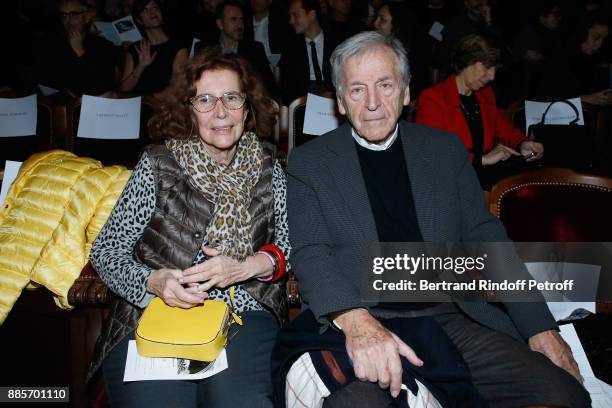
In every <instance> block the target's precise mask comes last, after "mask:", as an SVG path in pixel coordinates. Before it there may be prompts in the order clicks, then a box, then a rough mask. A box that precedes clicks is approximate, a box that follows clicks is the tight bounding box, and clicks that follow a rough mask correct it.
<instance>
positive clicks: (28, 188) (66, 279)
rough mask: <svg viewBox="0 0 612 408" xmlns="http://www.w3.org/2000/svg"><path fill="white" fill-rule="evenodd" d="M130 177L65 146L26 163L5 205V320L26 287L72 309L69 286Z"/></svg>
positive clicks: (0, 269)
mask: <svg viewBox="0 0 612 408" xmlns="http://www.w3.org/2000/svg"><path fill="white" fill-rule="evenodd" d="M129 176H130V171H129V170H126V169H125V168H124V167H122V166H107V167H104V166H102V164H101V163H100V162H99V161H97V160H93V159H88V158H83V157H77V156H75V155H74V154H72V153H69V152H65V151H62V150H53V151H49V152H44V153H38V154H35V155H33V156H32V157H30V158H29V159H28V160H27V161H26V162H24V163H23V165H22V167H21V169H20V171H19V174H18V176H17V179H16V180H15V181H14V182H13V184H12V186H11V189H10V190H9V192H8V195H7V197H6V200H5V202H4V205H3V207H2V209H0V324H2V323H3V322H4V319H5V318H6V316H7V315H8V313H9V311H10V310H11V308H12V307H13V305H14V304H15V301H16V300H17V298H18V297H19V295H20V294H21V291H22V290H23V289H24V287H26V285H28V286H30V287H32V286H39V285H42V286H45V287H46V288H47V289H49V291H51V292H52V293H53V295H54V298H55V303H56V304H57V305H58V306H60V307H62V308H71V306H70V305H69V304H68V300H67V295H68V290H69V289H70V286H72V284H73V283H74V280H75V279H76V278H77V277H78V276H79V274H80V273H81V269H82V268H83V266H84V265H85V264H86V263H87V258H88V256H89V250H90V248H91V244H92V243H93V240H94V239H95V238H96V236H97V235H98V232H100V229H101V228H102V226H103V225H104V223H105V222H106V219H107V218H108V216H109V214H110V211H111V210H112V208H113V206H114V204H115V201H117V199H118V198H119V195H120V194H121V192H122V191H123V188H124V186H125V184H126V182H127V180H128V178H129Z"/></svg>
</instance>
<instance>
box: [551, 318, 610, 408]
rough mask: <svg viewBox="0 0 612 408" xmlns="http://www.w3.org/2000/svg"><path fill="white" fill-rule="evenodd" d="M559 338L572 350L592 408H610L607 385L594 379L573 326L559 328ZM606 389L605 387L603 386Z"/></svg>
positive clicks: (567, 325)
mask: <svg viewBox="0 0 612 408" xmlns="http://www.w3.org/2000/svg"><path fill="white" fill-rule="evenodd" d="M559 329H560V331H561V337H563V339H564V340H565V341H566V342H567V344H568V345H569V346H570V348H571V349H572V353H573V355H574V359H575V360H576V363H577V364H578V368H579V369H580V374H581V375H582V377H583V378H584V387H585V388H586V389H587V391H588V392H589V394H590V396H591V407H592V408H610V407H612V395H611V394H610V391H609V387H610V386H609V385H608V384H606V383H604V382H602V381H601V380H599V379H597V378H596V377H595V374H594V373H593V369H592V368H591V364H590V363H589V360H588V359H587V356H586V353H585V352H584V349H583V348H582V344H581V343H580V339H579V338H578V333H576V329H575V328H574V325H573V324H565V325H563V326H559ZM604 385H605V386H607V387H605V386H604Z"/></svg>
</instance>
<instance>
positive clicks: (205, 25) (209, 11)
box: [191, 0, 223, 44]
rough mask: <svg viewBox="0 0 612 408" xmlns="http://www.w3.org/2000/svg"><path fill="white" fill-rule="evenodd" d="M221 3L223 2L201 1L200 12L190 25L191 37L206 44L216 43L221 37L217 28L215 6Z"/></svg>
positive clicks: (218, 0)
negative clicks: (191, 25)
mask: <svg viewBox="0 0 612 408" xmlns="http://www.w3.org/2000/svg"><path fill="white" fill-rule="evenodd" d="M221 1H223V0H201V1H200V12H199V13H198V15H197V16H196V17H195V20H194V22H193V23H192V24H193V27H192V28H191V32H192V33H193V36H194V37H195V38H198V39H200V41H203V42H204V43H206V44H211V43H213V42H215V41H218V40H219V35H221V32H220V30H219V28H218V27H217V6H218V5H219V3H221Z"/></svg>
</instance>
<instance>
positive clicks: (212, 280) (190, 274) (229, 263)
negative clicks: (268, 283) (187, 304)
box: [179, 246, 273, 292]
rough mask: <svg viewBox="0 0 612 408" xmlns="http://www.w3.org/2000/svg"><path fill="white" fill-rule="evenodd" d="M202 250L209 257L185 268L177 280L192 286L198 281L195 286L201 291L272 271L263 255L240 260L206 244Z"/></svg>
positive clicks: (232, 283)
mask: <svg viewBox="0 0 612 408" xmlns="http://www.w3.org/2000/svg"><path fill="white" fill-rule="evenodd" d="M202 250H203V251H204V253H205V254H206V255H207V256H208V257H209V259H208V260H206V261H204V262H202V263H201V264H199V265H195V266H192V267H190V268H187V269H185V270H184V271H183V273H182V276H181V277H180V278H179V282H180V283H183V284H188V285H192V286H193V284H198V283H199V284H198V285H197V288H198V290H200V291H202V292H208V291H209V290H210V289H212V288H215V287H216V288H227V287H229V286H232V285H234V284H236V283H239V282H244V281H246V280H249V279H251V278H258V277H264V276H269V275H271V274H272V272H273V271H272V263H271V262H270V260H269V259H268V258H267V257H266V256H265V255H261V254H256V255H253V256H249V257H247V258H246V259H245V260H244V262H240V261H237V260H235V259H233V258H230V257H229V256H225V255H220V254H219V251H217V250H216V249H214V248H211V247H208V246H203V247H202ZM194 287H195V286H194Z"/></svg>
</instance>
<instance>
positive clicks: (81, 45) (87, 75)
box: [36, 0, 116, 95]
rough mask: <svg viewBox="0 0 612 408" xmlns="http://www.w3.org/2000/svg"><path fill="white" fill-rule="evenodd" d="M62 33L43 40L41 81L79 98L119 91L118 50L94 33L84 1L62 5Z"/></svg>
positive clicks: (39, 60) (39, 62) (39, 67)
mask: <svg viewBox="0 0 612 408" xmlns="http://www.w3.org/2000/svg"><path fill="white" fill-rule="evenodd" d="M58 12H59V17H60V20H61V25H62V29H61V32H59V33H57V34H54V35H52V36H50V37H49V38H45V39H43V41H42V42H41V44H40V49H39V51H38V53H37V61H36V71H37V74H36V76H37V81H38V83H39V84H41V85H45V86H48V87H51V88H55V89H58V90H60V91H69V92H72V93H74V94H77V95H81V94H89V95H99V94H102V93H104V92H107V91H110V90H113V89H115V77H116V66H115V61H116V59H115V56H116V54H115V48H114V47H113V44H111V43H110V42H109V41H107V40H105V39H103V38H101V37H100V36H97V35H95V34H92V33H91V32H90V26H91V21H90V16H91V15H90V13H89V12H88V9H87V4H86V3H85V2H83V1H80V0H61V1H60V2H59V4H58Z"/></svg>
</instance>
